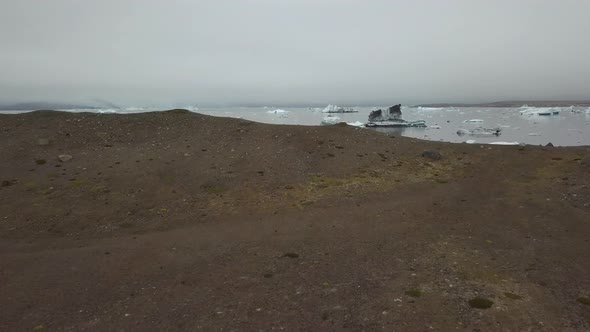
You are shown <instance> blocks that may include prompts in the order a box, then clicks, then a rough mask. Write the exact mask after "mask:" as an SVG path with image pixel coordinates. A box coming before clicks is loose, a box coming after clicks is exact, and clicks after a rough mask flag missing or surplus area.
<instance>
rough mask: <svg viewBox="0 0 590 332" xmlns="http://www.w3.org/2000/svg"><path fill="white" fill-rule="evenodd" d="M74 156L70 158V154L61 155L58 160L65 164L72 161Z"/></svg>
mask: <svg viewBox="0 0 590 332" xmlns="http://www.w3.org/2000/svg"><path fill="white" fill-rule="evenodd" d="M72 158H73V157H72V156H70V155H69V154H60V155H59V156H57V159H59V161H61V162H62V163H65V162H66V161H70V160H72Z"/></svg>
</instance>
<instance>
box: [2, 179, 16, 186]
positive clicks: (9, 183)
mask: <svg viewBox="0 0 590 332" xmlns="http://www.w3.org/2000/svg"><path fill="white" fill-rule="evenodd" d="M16 182H17V181H16V180H4V181H2V187H10V186H12V185H13V184H15V183H16Z"/></svg>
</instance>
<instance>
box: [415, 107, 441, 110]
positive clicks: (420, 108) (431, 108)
mask: <svg viewBox="0 0 590 332" xmlns="http://www.w3.org/2000/svg"><path fill="white" fill-rule="evenodd" d="M418 110H419V111H442V110H443V108H442V107H422V106H418Z"/></svg>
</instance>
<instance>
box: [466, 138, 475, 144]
mask: <svg viewBox="0 0 590 332" xmlns="http://www.w3.org/2000/svg"><path fill="white" fill-rule="evenodd" d="M465 143H467V144H475V140H474V139H468V140H466V141H465Z"/></svg>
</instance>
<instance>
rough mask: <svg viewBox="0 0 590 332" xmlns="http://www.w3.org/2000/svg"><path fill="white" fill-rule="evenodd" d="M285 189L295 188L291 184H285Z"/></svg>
mask: <svg viewBox="0 0 590 332" xmlns="http://www.w3.org/2000/svg"><path fill="white" fill-rule="evenodd" d="M285 189H287V190H291V189H295V188H294V187H293V186H285Z"/></svg>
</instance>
